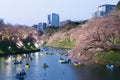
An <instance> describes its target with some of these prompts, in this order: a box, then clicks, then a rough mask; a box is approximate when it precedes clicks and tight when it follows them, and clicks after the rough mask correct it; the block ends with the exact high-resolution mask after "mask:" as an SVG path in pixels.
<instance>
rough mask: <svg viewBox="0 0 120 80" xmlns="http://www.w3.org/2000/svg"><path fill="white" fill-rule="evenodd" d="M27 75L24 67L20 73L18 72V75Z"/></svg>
mask: <svg viewBox="0 0 120 80" xmlns="http://www.w3.org/2000/svg"><path fill="white" fill-rule="evenodd" d="M25 75H26V72H25V70H24V69H23V70H22V71H21V72H20V73H17V76H25Z"/></svg>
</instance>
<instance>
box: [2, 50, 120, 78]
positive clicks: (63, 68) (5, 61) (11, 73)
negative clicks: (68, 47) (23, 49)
mask: <svg viewBox="0 0 120 80" xmlns="http://www.w3.org/2000/svg"><path fill="white" fill-rule="evenodd" d="M46 52H49V53H54V55H48V56H40V53H46ZM57 53H64V51H63V50H62V49H53V48H50V49H45V50H43V51H42V52H37V53H31V54H24V55H16V56H15V57H13V56H6V57H0V80H21V79H17V78H16V77H15V76H16V74H17V73H18V72H20V71H21V70H22V69H24V70H25V71H26V74H27V75H26V76H25V78H24V79H23V80H120V69H115V70H114V71H110V70H107V69H106V68H105V66H102V65H98V64H96V65H94V66H93V65H92V66H79V67H75V66H73V64H61V63H59V62H58V60H59V58H60V57H63V58H66V57H65V56H64V55H58V54H57ZM18 56H23V57H25V58H20V60H22V62H23V63H22V64H18V65H14V59H17V57H18ZM30 56H31V57H32V61H30V60H28V58H29V57H30ZM18 59H19V58H18ZM26 63H29V65H30V68H29V69H26V68H25V64H26ZM44 63H46V64H48V68H46V69H43V68H42V65H43V64H44Z"/></svg>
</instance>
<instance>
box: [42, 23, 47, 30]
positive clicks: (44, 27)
mask: <svg viewBox="0 0 120 80" xmlns="http://www.w3.org/2000/svg"><path fill="white" fill-rule="evenodd" d="M42 26H43V29H42V30H43V31H45V29H46V28H47V24H46V23H43V25H42Z"/></svg>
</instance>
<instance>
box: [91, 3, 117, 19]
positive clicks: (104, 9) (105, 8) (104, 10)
mask: <svg viewBox="0 0 120 80" xmlns="http://www.w3.org/2000/svg"><path fill="white" fill-rule="evenodd" d="M114 8H115V5H110V4H105V5H100V6H98V10H97V11H96V12H95V13H94V14H93V17H104V16H106V15H108V14H109V13H110V12H111V11H112V10H113V9H114Z"/></svg>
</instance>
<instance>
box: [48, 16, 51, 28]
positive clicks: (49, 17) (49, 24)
mask: <svg viewBox="0 0 120 80" xmlns="http://www.w3.org/2000/svg"><path fill="white" fill-rule="evenodd" d="M51 22H52V21H51V15H48V26H51Z"/></svg>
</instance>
